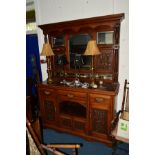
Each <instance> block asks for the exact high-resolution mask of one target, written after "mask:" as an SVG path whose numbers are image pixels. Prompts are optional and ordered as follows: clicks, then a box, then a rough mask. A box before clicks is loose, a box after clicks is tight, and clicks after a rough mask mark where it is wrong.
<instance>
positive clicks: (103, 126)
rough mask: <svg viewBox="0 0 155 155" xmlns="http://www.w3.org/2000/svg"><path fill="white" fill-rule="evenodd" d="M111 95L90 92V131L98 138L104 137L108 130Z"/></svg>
mask: <svg viewBox="0 0 155 155" xmlns="http://www.w3.org/2000/svg"><path fill="white" fill-rule="evenodd" d="M111 101H112V100H111V97H110V96H106V95H98V94H90V133H91V135H94V136H96V137H98V138H103V137H104V138H106V137H107V135H108V131H109V127H110V125H109V122H110V118H111V117H110V112H111Z"/></svg>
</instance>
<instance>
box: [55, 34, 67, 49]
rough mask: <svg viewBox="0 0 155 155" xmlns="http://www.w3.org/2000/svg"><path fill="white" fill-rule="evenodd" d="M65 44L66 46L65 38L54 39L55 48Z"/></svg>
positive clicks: (57, 37)
mask: <svg viewBox="0 0 155 155" xmlns="http://www.w3.org/2000/svg"><path fill="white" fill-rule="evenodd" d="M64 44H65V39H64V36H56V37H53V47H57V46H64Z"/></svg>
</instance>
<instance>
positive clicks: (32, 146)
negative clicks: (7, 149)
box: [26, 118, 81, 155]
mask: <svg viewBox="0 0 155 155" xmlns="http://www.w3.org/2000/svg"><path fill="white" fill-rule="evenodd" d="M38 123H39V119H37V124H38ZM26 127H27V128H26V155H47V152H50V153H52V154H54V155H66V154H65V153H63V152H61V151H60V150H58V149H60V148H68V149H72V155H78V150H77V149H78V148H80V147H81V145H80V144H48V145H46V144H42V143H41V142H40V139H39V138H38V136H37V134H36V130H34V128H33V127H32V125H31V123H30V121H29V120H28V118H27V119H26ZM37 127H39V126H38V125H37Z"/></svg>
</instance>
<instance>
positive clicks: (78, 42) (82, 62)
mask: <svg viewBox="0 0 155 155" xmlns="http://www.w3.org/2000/svg"><path fill="white" fill-rule="evenodd" d="M89 40H91V35H89V34H77V35H71V36H70V39H69V49H70V67H71V68H73V69H77V68H78V69H80V68H85V69H86V68H90V65H91V56H84V55H83V54H84V52H85V49H86V47H87V43H88V41H89Z"/></svg>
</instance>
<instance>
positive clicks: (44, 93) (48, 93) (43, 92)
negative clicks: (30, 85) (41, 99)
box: [40, 89, 55, 97]
mask: <svg viewBox="0 0 155 155" xmlns="http://www.w3.org/2000/svg"><path fill="white" fill-rule="evenodd" d="M40 94H41V96H45V97H50V96H55V91H54V90H53V89H40Z"/></svg>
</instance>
